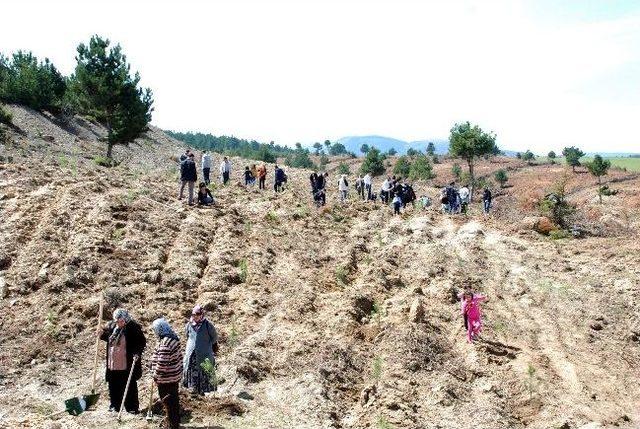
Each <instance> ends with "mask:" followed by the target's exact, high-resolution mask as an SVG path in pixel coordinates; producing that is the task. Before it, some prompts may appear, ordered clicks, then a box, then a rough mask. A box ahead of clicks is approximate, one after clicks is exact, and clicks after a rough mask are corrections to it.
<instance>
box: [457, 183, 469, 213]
mask: <svg viewBox="0 0 640 429" xmlns="http://www.w3.org/2000/svg"><path fill="white" fill-rule="evenodd" d="M458 195H460V211H461V212H462V214H466V213H467V207H468V206H469V188H467V186H466V185H463V186H462V188H460V190H458Z"/></svg>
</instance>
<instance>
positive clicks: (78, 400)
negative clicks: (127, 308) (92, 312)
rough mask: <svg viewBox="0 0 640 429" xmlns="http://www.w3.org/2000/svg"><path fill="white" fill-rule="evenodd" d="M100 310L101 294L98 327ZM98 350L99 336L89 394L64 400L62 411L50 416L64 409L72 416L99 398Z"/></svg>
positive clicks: (100, 317) (100, 318) (100, 316)
mask: <svg viewBox="0 0 640 429" xmlns="http://www.w3.org/2000/svg"><path fill="white" fill-rule="evenodd" d="M102 310H103V302H102V295H100V309H99V310H98V328H99V327H100V325H101V324H102ZM99 352H100V338H99V337H98V338H96V354H95V356H94V359H93V382H92V384H91V394H90V395H82V396H76V397H75V398H70V399H67V400H66V401H64V408H65V409H64V411H60V412H58V413H55V414H52V415H51V416H50V417H52V416H54V415H58V414H62V413H64V412H65V411H66V412H67V413H69V414H71V415H72V416H77V415H80V414H82V413H83V412H84V411H86V410H87V409H88V408H89V407H92V406H94V405H95V404H96V403H97V402H98V398H100V394H99V393H96V374H97V370H98V354H99Z"/></svg>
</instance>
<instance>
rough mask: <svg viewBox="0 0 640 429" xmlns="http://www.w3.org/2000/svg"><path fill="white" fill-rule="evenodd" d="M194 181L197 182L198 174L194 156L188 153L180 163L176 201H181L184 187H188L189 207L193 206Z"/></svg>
mask: <svg viewBox="0 0 640 429" xmlns="http://www.w3.org/2000/svg"><path fill="white" fill-rule="evenodd" d="M196 180H198V173H197V170H196V162H195V156H194V155H193V153H190V154H189V156H188V157H187V159H186V160H184V161H183V162H181V163H180V195H178V199H179V200H181V199H182V194H183V193H184V187H185V186H188V187H189V205H192V204H193V188H194V187H195V184H196Z"/></svg>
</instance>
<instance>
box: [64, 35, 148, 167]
mask: <svg viewBox="0 0 640 429" xmlns="http://www.w3.org/2000/svg"><path fill="white" fill-rule="evenodd" d="M109 45H110V42H109V40H108V39H102V38H100V37H99V36H93V37H92V38H91V40H90V41H89V45H85V44H83V43H82V44H80V45H79V46H78V56H77V57H76V60H77V65H76V70H75V74H74V75H73V76H72V78H71V92H72V97H71V98H72V101H73V103H74V104H75V106H76V107H77V109H78V111H79V113H82V114H85V115H91V116H93V117H94V118H96V119H97V120H98V121H100V122H102V123H103V124H104V125H105V126H106V128H107V134H108V135H107V158H109V159H111V158H112V149H113V146H114V145H116V144H127V143H129V142H131V141H133V140H134V139H136V138H137V137H138V136H140V135H141V134H142V133H143V132H144V131H146V130H147V125H148V124H149V122H150V121H151V112H152V111H153V108H152V107H151V106H152V104H153V99H152V95H151V90H150V89H148V88H147V89H145V90H143V89H142V88H138V84H139V82H140V75H139V74H138V73H136V74H135V75H134V76H133V77H132V76H131V75H130V73H129V72H130V66H129V64H128V63H127V59H126V56H125V55H124V54H123V53H122V49H121V48H120V45H115V46H113V47H110V46H109Z"/></svg>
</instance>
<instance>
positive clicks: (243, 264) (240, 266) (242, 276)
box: [238, 259, 249, 283]
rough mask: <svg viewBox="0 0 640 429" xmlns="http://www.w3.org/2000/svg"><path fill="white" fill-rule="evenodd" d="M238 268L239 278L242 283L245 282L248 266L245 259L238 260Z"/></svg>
mask: <svg viewBox="0 0 640 429" xmlns="http://www.w3.org/2000/svg"><path fill="white" fill-rule="evenodd" d="M238 269H239V270H240V280H241V281H242V283H245V282H246V281H247V277H248V276H249V268H248V265H247V260H246V259H241V260H240V262H238Z"/></svg>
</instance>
